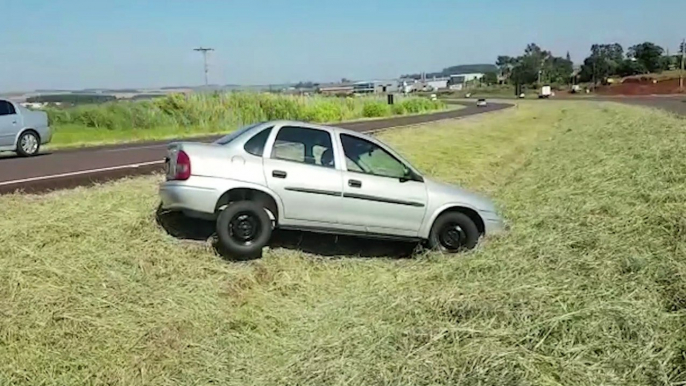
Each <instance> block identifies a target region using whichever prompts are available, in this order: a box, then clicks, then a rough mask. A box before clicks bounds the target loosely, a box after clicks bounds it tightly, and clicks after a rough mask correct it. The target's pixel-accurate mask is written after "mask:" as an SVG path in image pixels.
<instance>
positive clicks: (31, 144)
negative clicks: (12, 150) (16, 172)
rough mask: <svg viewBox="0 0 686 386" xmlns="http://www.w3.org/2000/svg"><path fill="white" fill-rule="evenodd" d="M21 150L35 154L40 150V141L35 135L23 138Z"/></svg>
mask: <svg viewBox="0 0 686 386" xmlns="http://www.w3.org/2000/svg"><path fill="white" fill-rule="evenodd" d="M21 149H22V150H23V151H24V152H25V153H27V154H33V153H35V152H36V150H38V139H37V138H36V136H34V135H33V134H27V135H24V136H23V137H21Z"/></svg>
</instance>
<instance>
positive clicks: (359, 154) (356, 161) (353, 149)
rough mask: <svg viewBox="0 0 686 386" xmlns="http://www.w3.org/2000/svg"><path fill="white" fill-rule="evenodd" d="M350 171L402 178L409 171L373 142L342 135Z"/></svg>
mask: <svg viewBox="0 0 686 386" xmlns="http://www.w3.org/2000/svg"><path fill="white" fill-rule="evenodd" d="M341 144H342V145H343V152H344V153H345V162H346V166H347V169H348V171H351V172H355V173H364V174H371V175H375V176H380V177H391V178H402V177H405V176H407V173H408V172H409V170H408V169H407V167H406V166H405V164H403V163H402V162H400V161H399V160H398V159H397V158H395V157H394V156H392V155H391V154H390V153H389V152H387V151H386V150H384V149H383V148H381V147H380V146H378V145H376V144H375V143H373V142H370V141H367V140H364V139H362V138H358V137H355V136H352V135H347V134H341Z"/></svg>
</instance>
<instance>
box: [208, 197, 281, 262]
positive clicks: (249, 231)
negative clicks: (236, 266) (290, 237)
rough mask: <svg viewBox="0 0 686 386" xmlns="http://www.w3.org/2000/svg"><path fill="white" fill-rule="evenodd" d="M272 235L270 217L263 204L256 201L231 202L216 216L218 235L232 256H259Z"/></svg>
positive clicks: (248, 257)
mask: <svg viewBox="0 0 686 386" xmlns="http://www.w3.org/2000/svg"><path fill="white" fill-rule="evenodd" d="M271 235H272V224H271V219H270V218H269V215H268V214H267V212H266V211H265V210H264V208H263V207H262V206H261V205H259V204H257V203H255V202H252V201H238V202H234V203H231V204H229V205H228V206H227V207H226V208H225V209H224V210H222V211H221V212H220V213H219V216H218V217H217V237H218V238H219V242H220V243H221V246H222V247H223V248H224V249H225V250H226V252H227V253H228V254H229V255H231V257H236V258H239V259H252V258H257V257H260V256H261V254H262V248H264V246H266V245H267V243H268V242H269V239H270V238H271Z"/></svg>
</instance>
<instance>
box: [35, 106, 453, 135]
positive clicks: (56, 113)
mask: <svg viewBox="0 0 686 386" xmlns="http://www.w3.org/2000/svg"><path fill="white" fill-rule="evenodd" d="M444 108H445V105H444V104H443V103H442V102H433V101H430V100H428V99H426V98H403V99H400V100H399V101H398V103H396V104H395V105H393V106H389V105H388V104H386V101H385V100H384V99H383V98H378V97H362V98H349V99H342V98H333V97H332V98H326V97H320V96H313V97H298V96H284V95H274V94H266V93H262V94H258V93H226V94H218V95H211V94H208V95H203V94H192V95H189V96H187V97H186V96H183V95H171V96H168V97H164V98H161V99H155V100H151V101H138V102H112V103H106V104H102V105H85V106H79V107H74V108H69V109H49V110H48V114H49V115H50V121H51V123H52V124H53V127H54V128H55V136H54V139H53V142H52V143H51V144H50V145H49V146H50V147H52V148H55V147H67V146H80V145H89V144H102V143H116V142H129V141H140V140H157V139H169V138H178V137H190V136H201V135H209V134H218V133H226V132H229V131H231V130H234V129H236V128H238V127H240V126H242V125H245V124H250V123H254V122H258V121H261V120H270V119H295V120H303V121H312V122H341V121H347V120H356V119H362V118H380V117H389V116H393V115H407V114H419V113H426V112H430V111H436V110H440V109H444Z"/></svg>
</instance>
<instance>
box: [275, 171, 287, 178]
mask: <svg viewBox="0 0 686 386" xmlns="http://www.w3.org/2000/svg"><path fill="white" fill-rule="evenodd" d="M287 175H288V174H287V173H286V172H284V171H283V170H273V171H272V177H276V178H286V176H287Z"/></svg>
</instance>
